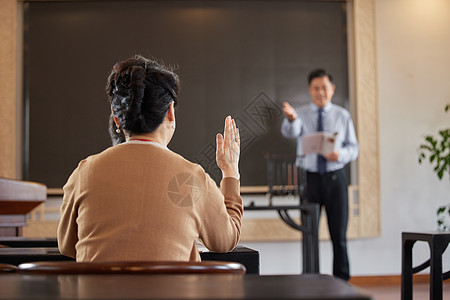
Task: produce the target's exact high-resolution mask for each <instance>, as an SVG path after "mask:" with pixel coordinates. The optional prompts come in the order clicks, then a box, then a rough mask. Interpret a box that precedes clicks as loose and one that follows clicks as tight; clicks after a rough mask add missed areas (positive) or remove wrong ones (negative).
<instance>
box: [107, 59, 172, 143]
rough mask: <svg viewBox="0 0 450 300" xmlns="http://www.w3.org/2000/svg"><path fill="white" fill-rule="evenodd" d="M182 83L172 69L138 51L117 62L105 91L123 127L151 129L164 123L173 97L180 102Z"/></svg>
mask: <svg viewBox="0 0 450 300" xmlns="http://www.w3.org/2000/svg"><path fill="white" fill-rule="evenodd" d="M179 85H180V81H179V79H178V76H177V75H176V74H175V73H174V72H173V71H172V70H171V69H169V68H168V67H166V66H164V65H162V64H160V63H158V62H157V61H155V60H151V59H147V58H145V57H143V56H140V55H136V56H134V57H131V58H129V59H127V60H125V61H122V62H118V63H117V64H115V65H114V67H113V69H112V71H111V74H110V75H109V77H108V81H107V83H106V94H107V95H108V99H109V102H110V104H111V109H112V112H113V114H114V116H116V117H117V119H118V120H119V123H120V128H121V129H125V130H126V131H127V132H128V133H130V134H133V133H135V134H139V133H150V132H153V131H155V130H156V129H157V128H158V127H159V125H161V123H162V122H163V120H164V117H165V116H166V114H167V111H168V109H169V106H170V104H171V103H172V101H173V102H174V104H176V103H177V96H178V89H179Z"/></svg>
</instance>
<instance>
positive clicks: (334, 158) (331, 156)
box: [323, 150, 339, 161]
mask: <svg viewBox="0 0 450 300" xmlns="http://www.w3.org/2000/svg"><path fill="white" fill-rule="evenodd" d="M323 157H325V158H326V159H327V160H329V161H338V159H339V150H335V151H333V152H330V153H328V154H326V155H324V156H323Z"/></svg>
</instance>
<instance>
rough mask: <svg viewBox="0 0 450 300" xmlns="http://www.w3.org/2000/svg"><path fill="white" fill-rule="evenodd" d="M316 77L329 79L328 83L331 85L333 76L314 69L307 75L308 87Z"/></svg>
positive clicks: (322, 70)
mask: <svg viewBox="0 0 450 300" xmlns="http://www.w3.org/2000/svg"><path fill="white" fill-rule="evenodd" d="M317 77H328V79H330V82H331V83H333V76H331V75H330V74H329V73H327V72H326V71H325V70H324V69H316V70H314V71H312V72H311V73H309V75H308V85H310V84H311V81H312V80H313V79H314V78H317Z"/></svg>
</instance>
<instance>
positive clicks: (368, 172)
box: [353, 0, 381, 237]
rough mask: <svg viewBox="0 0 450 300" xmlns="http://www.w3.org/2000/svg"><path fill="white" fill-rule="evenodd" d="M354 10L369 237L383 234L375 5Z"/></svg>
mask: <svg viewBox="0 0 450 300" xmlns="http://www.w3.org/2000/svg"><path fill="white" fill-rule="evenodd" d="M353 8H354V11H353V18H354V41H355V58H354V63H355V75H356V76H355V78H356V82H355V88H356V120H357V135H358V140H359V144H360V154H359V159H358V174H359V176H358V184H359V199H360V209H359V211H360V218H361V223H360V226H361V228H360V230H361V235H362V236H365V237H369V236H378V235H380V232H381V230H380V178H379V177H380V171H379V145H378V137H379V133H378V95H377V90H378V83H377V68H376V65H377V64H376V50H375V49H376V45H375V40H376V35H375V2H374V1H373V0H355V1H353Z"/></svg>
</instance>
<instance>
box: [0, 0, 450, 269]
mask: <svg viewBox="0 0 450 300" xmlns="http://www.w3.org/2000/svg"><path fill="white" fill-rule="evenodd" d="M375 2H376V31H377V41H376V43H377V46H376V48H377V53H378V64H377V69H378V70H377V72H378V82H379V88H378V93H379V95H378V97H379V126H380V127H379V132H380V133H379V134H380V136H379V138H380V140H379V143H380V172H381V174H380V175H381V191H380V192H381V218H382V223H381V224H382V225H381V230H382V233H381V236H380V237H377V238H367V239H358V240H351V241H350V242H349V254H350V263H351V272H352V274H353V275H390V274H400V272H401V243H400V241H401V232H402V231H407V230H408V231H418V230H434V229H435V211H436V208H437V207H438V206H439V205H443V204H446V203H449V202H450V184H449V183H450V181H449V179H448V177H447V178H446V179H445V180H443V181H439V180H438V179H437V177H436V176H435V175H434V173H433V172H432V168H431V167H430V166H429V165H423V166H421V165H418V163H417V151H416V150H417V148H418V145H419V144H420V142H421V141H422V138H423V136H424V134H426V133H434V132H437V130H438V129H440V128H444V127H448V126H449V125H450V122H449V120H450V113H448V114H444V112H443V108H444V106H445V104H446V103H449V102H450V84H448V80H449V78H450V69H449V68H448V66H450V54H449V53H450V52H449V51H448V49H450V38H449V37H450V2H449V1H448V0H434V1H429V0H375ZM0 3H1V4H0V12H1V14H0V16H2V18H0V20H2V21H1V23H0V34H1V36H2V37H3V36H4V35H5V34H9V33H8V32H11V30H15V25H14V23H15V21H14V19H12V20H13V21H11V18H9V16H11V15H10V13H12V14H15V9H16V7H15V0H2V1H0ZM13 3H14V4H13ZM5 5H6V6H5ZM3 14H5V15H3ZM5 16H6V17H5ZM14 18H15V17H14ZM11 22H13V23H11ZM11 24H13V25H11ZM5 28H7V29H5ZM13 32H14V33H13V35H15V34H16V33H15V31H13ZM1 40H2V41H4V39H3V38H2V39H1ZM9 41H11V43H14V41H13V40H11V38H9ZM10 47H13V48H10ZM14 47H15V45H14V44H8V43H5V42H3V43H0V50H1V51H2V52H1V53H7V54H8V53H9V55H10V57H11V59H7V58H3V57H2V58H1V60H0V63H1V64H0V65H1V66H2V68H1V69H2V72H0V79H1V80H0V81H1V82H2V83H3V82H5V81H4V80H7V79H8V78H11V76H12V75H11V74H15V70H14V67H11V66H13V65H14V64H15V63H16V59H17V58H16V56H15V54H14V53H15V51H14V49H15V48H14ZM5 49H6V50H5ZM3 51H6V52H3ZM11 53H13V54H12V55H11ZM5 68H10V69H8V70H10V71H11V74H9V75H8V74H7V70H5ZM12 82H13V83H12V84H13V85H15V80H13V81H12ZM0 91H1V92H2V95H1V97H2V98H1V99H2V100H1V104H2V105H1V110H0V117H1V118H2V120H5V117H6V118H9V116H11V114H15V111H14V105H12V104H11V103H13V101H11V99H15V96H14V93H15V91H14V89H12V92H11V86H10V85H6V84H3V85H0ZM5 91H6V92H7V93H9V94H5ZM5 103H7V104H8V109H9V110H8V111H6V110H5V106H4V104H5ZM2 124H6V126H7V127H8V128H9V129H10V130H12V131H13V132H15V130H16V129H15V125H14V124H15V121H14V120H7V121H4V122H2ZM11 124H12V125H11ZM4 127H5V125H3V128H2V127H0V128H1V129H2V131H1V132H0V134H1V136H0V140H1V145H0V155H1V156H2V157H5V155H6V157H15V155H11V151H15V150H11V149H15V148H10V147H11V145H7V144H6V143H8V142H11V141H12V142H14V140H15V139H14V138H10V132H8V130H5V129H4ZM15 153H17V155H19V154H18V151H16V152H15ZM0 162H1V163H2V165H0V170H1V171H2V174H3V175H9V174H12V175H9V176H15V170H14V164H12V165H9V163H10V162H9V159H8V160H5V159H0ZM5 170H7V173H5ZM245 244H246V245H247V246H249V247H252V248H255V249H258V250H259V251H260V252H261V273H262V274H290V273H299V272H300V270H301V263H300V257H301V256H300V255H301V252H300V243H298V242H285V243H245ZM415 248H416V249H415V252H414V260H415V261H416V262H417V263H419V262H421V261H422V260H425V258H426V257H427V255H428V250H427V248H426V246H425V245H421V244H418V245H417V246H416V247H415ZM280 250H281V251H280ZM320 250H321V252H320V259H321V272H322V273H330V272H331V260H332V257H331V256H332V254H331V253H332V251H331V245H330V243H329V242H328V241H322V242H321V245H320ZM449 260H450V258H449V256H448V254H447V255H446V256H445V257H444V269H450V266H449V264H448V261H449Z"/></svg>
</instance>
